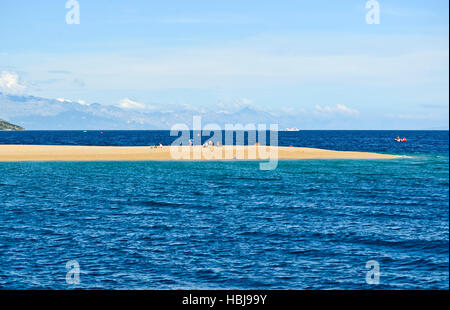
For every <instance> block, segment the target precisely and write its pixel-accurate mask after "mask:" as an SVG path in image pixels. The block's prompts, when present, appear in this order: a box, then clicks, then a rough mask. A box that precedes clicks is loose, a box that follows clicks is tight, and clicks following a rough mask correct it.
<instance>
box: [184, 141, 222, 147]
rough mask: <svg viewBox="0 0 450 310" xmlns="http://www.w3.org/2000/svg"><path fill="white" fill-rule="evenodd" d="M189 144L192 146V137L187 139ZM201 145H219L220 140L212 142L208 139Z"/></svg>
mask: <svg viewBox="0 0 450 310" xmlns="http://www.w3.org/2000/svg"><path fill="white" fill-rule="evenodd" d="M189 146H194V141H193V140H192V139H189ZM202 146H203V147H209V146H220V142H219V141H217V142H216V143H214V142H213V141H211V140H209V141H206V142H205V143H203V145H202Z"/></svg>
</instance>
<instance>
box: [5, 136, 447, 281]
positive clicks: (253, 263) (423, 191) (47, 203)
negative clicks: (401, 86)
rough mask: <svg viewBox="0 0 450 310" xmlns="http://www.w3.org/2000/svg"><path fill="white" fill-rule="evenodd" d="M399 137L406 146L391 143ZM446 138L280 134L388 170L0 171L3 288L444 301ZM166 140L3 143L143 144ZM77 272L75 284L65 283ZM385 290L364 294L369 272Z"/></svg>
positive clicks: (69, 167) (138, 167)
mask: <svg viewBox="0 0 450 310" xmlns="http://www.w3.org/2000/svg"><path fill="white" fill-rule="evenodd" d="M397 135H400V136H401V137H403V136H406V137H407V138H408V142H407V143H403V144H400V143H395V142H394V141H393V138H394V137H396V136H397ZM448 138H449V133H448V131H405V132H396V131H303V132H281V133H280V137H279V144H280V145H294V146H309V147H320V148H328V149H336V150H358V151H361V150H362V151H376V152H385V153H395V154H403V155H408V156H406V157H405V158H400V159H395V160H291V161H280V163H279V164H278V168H277V169H276V170H273V171H261V170H259V169H258V167H259V165H258V163H257V162H245V161H243V162H233V161H230V162H66V163H56V162H53V163H52V162H35V163H20V162H19V163H1V162H0V288H3V289H72V288H81V289H235V288H236V289H238V288H239V289H448V288H449V170H448V169H449V151H448V149H449V139H448ZM171 139H173V138H170V137H169V136H168V132H163V131H159V132H148V131H131V132H127V131H105V132H104V134H103V135H101V134H100V132H98V131H92V132H87V133H84V132H64V131H61V132H51V131H49V132H38V131H36V132H33V131H31V132H28V131H26V132H0V144H83V145H151V144H155V143H158V142H162V143H164V144H168V143H170V141H172V140H171ZM69 260H76V261H78V263H79V265H80V268H81V275H80V281H81V282H80V284H78V285H70V284H67V283H66V273H67V270H66V262H67V261H69ZM369 260H376V261H377V262H378V263H379V266H380V284H379V285H369V284H367V283H366V280H365V279H366V272H367V271H368V269H366V262H367V261H369Z"/></svg>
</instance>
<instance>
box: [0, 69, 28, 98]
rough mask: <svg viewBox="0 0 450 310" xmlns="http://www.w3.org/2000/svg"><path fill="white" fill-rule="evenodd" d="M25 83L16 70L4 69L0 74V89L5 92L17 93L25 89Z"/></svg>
mask: <svg viewBox="0 0 450 310" xmlns="http://www.w3.org/2000/svg"><path fill="white" fill-rule="evenodd" d="M25 88H26V87H25V85H23V84H22V83H21V81H20V78H19V75H18V74H17V73H15V72H9V71H2V73H1V75H0V90H1V91H3V92H5V93H10V94H16V93H21V92H23V91H24V90H25Z"/></svg>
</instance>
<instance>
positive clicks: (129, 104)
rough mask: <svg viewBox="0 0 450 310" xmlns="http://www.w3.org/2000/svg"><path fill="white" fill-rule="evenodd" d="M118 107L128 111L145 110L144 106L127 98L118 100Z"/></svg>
mask: <svg viewBox="0 0 450 310" xmlns="http://www.w3.org/2000/svg"><path fill="white" fill-rule="evenodd" d="M118 106H119V107H120V108H122V109H129V110H143V109H145V108H146V106H145V104H143V103H140V102H137V101H134V100H131V99H129V98H124V99H122V100H120V101H119V104H118Z"/></svg>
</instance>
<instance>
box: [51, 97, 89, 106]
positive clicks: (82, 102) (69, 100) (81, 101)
mask: <svg viewBox="0 0 450 310" xmlns="http://www.w3.org/2000/svg"><path fill="white" fill-rule="evenodd" d="M56 101H59V102H68V103H72V102H76V103H78V104H81V105H89V103H87V102H86V101H84V100H78V101H73V100H71V99H66V98H56Z"/></svg>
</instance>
